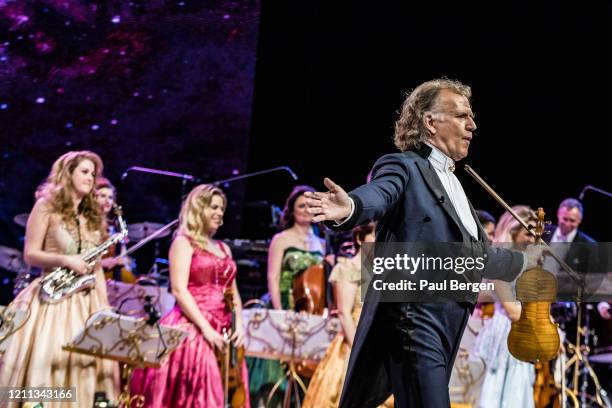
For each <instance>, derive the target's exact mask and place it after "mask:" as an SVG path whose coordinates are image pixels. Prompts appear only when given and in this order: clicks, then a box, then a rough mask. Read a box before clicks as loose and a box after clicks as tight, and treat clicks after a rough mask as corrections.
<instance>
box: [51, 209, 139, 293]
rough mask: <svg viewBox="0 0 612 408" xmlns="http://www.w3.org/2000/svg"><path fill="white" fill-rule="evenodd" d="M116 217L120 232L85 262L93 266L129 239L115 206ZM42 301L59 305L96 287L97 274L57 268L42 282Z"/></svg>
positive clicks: (92, 253) (96, 248)
mask: <svg viewBox="0 0 612 408" xmlns="http://www.w3.org/2000/svg"><path fill="white" fill-rule="evenodd" d="M114 211H115V215H116V216H117V221H119V226H120V228H121V229H120V231H119V232H117V233H115V234H113V235H112V236H111V237H110V238H109V239H107V240H106V241H104V242H103V243H102V244H100V245H99V246H97V247H95V248H93V249H92V250H91V251H89V252H87V253H86V254H84V255H83V260H84V261H85V262H87V263H88V264H89V265H90V266H93V265H94V264H95V263H96V261H97V258H98V257H100V256H101V255H103V254H104V253H106V251H108V249H109V248H110V247H111V246H113V245H115V244H117V243H118V242H120V241H122V240H123V239H125V237H127V233H128V231H127V226H126V224H125V221H124V220H123V217H122V212H121V207H118V206H115V208H114ZM40 285H41V288H40V292H39V294H40V299H41V300H42V301H43V302H45V303H58V302H61V301H62V300H64V299H66V298H68V297H70V296H72V295H74V294H75V293H77V292H80V291H82V290H86V289H90V288H93V287H94V286H95V285H96V275H95V273H85V274H79V273H77V272H75V271H73V270H70V269H68V268H64V267H58V268H55V269H54V270H53V271H51V272H50V273H49V274H48V275H46V276H44V277H43V278H42V279H41V281H40Z"/></svg>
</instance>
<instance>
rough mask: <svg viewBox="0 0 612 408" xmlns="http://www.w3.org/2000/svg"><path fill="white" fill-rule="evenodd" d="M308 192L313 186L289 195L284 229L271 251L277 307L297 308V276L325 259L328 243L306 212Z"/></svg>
mask: <svg viewBox="0 0 612 408" xmlns="http://www.w3.org/2000/svg"><path fill="white" fill-rule="evenodd" d="M306 191H314V188H312V187H310V186H305V185H300V186H296V187H295V188H294V189H293V190H292V191H291V194H289V197H288V198H287V201H286V202H285V208H284V209H283V216H282V218H281V222H280V224H281V225H280V227H281V231H280V232H279V233H278V234H276V235H274V237H273V238H272V242H271V243H270V248H269V250H268V290H269V292H270V297H271V301H272V307H273V308H274V309H293V308H295V303H294V299H293V294H292V291H291V289H292V285H293V279H294V278H295V276H297V275H298V274H299V273H301V272H302V271H304V270H305V269H307V268H309V267H311V266H313V265H316V264H320V263H321V262H323V256H324V254H325V242H324V241H323V240H322V239H321V238H319V237H318V236H317V235H316V234H315V232H314V229H313V226H312V216H311V215H310V214H309V213H308V212H307V211H306V197H304V193H305V192H306Z"/></svg>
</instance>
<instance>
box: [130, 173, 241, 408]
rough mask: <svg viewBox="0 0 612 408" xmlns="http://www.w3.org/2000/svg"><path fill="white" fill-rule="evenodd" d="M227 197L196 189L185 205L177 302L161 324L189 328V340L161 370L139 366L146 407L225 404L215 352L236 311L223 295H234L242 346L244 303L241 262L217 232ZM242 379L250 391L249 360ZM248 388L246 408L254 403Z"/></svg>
mask: <svg viewBox="0 0 612 408" xmlns="http://www.w3.org/2000/svg"><path fill="white" fill-rule="evenodd" d="M226 204H227V199H226V197H225V194H223V191H221V189H219V188H218V187H215V186H212V185H208V184H203V185H200V186H197V187H196V188H194V189H193V190H192V191H191V193H189V196H187V199H186V200H185V202H184V203H183V206H182V208H181V214H180V217H179V229H178V230H177V233H176V236H175V238H174V241H173V242H172V245H171V247H170V254H169V260H170V280H171V283H172V294H174V296H175V297H176V303H177V305H176V306H175V308H174V309H173V310H172V311H171V312H170V313H169V314H168V315H166V316H165V317H164V318H163V319H162V320H161V323H162V324H166V325H172V326H180V327H181V328H183V329H186V330H188V331H189V337H188V338H187V340H186V341H185V342H184V343H183V344H182V345H181V346H180V347H179V348H178V349H177V350H176V351H174V352H173V353H172V354H171V355H170V357H169V359H168V361H167V362H166V363H165V364H164V365H163V366H162V367H161V368H159V369H147V370H137V371H136V372H135V375H134V379H133V381H132V387H133V388H132V389H133V391H134V392H135V393H139V394H143V395H144V396H145V407H193V408H197V407H201V408H217V407H218V408H222V407H223V397H224V395H223V382H222V378H221V373H220V371H219V367H218V365H217V360H216V357H215V350H216V349H217V350H218V349H221V348H223V346H224V345H225V339H224V337H223V332H224V331H226V330H229V329H230V326H231V316H232V313H231V310H230V309H228V308H227V307H226V305H225V302H224V293H225V291H226V290H230V291H231V292H232V295H233V300H234V305H233V308H234V310H235V316H236V322H235V326H236V330H235V332H234V333H233V335H232V337H231V341H233V342H234V344H235V345H237V346H239V345H241V344H242V341H243V338H244V332H243V329H242V302H241V300H240V294H239V293H238V287H237V285H236V263H235V262H234V261H233V260H232V254H231V252H230V249H229V247H228V246H227V245H225V244H224V243H223V242H221V241H215V240H214V239H213V236H214V235H215V233H216V232H217V230H218V229H219V227H221V225H223V214H224V213H225V207H226ZM241 377H242V382H243V383H244V384H245V387H246V389H247V391H248V375H247V369H246V364H245V363H243V365H242V367H241ZM249 406H250V402H249V398H248V392H247V393H246V401H245V404H244V407H249Z"/></svg>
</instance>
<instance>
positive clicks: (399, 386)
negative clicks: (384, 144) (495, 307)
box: [307, 79, 541, 408]
mask: <svg viewBox="0 0 612 408" xmlns="http://www.w3.org/2000/svg"><path fill="white" fill-rule="evenodd" d="M470 97H471V90H470V88H469V87H468V86H466V85H464V84H462V83H460V82H457V81H452V80H448V79H438V80H432V81H428V82H425V83H423V84H421V85H419V86H418V87H417V88H416V89H415V90H414V91H413V92H412V93H410V95H408V96H407V98H406V100H405V101H404V103H403V106H402V111H401V113H400V117H399V119H398V120H397V122H396V125H395V145H396V146H397V147H398V148H399V150H400V151H401V153H395V154H388V155H385V156H383V157H381V158H380V159H379V160H378V161H377V162H376V164H375V165H374V168H373V169H372V180H371V181H370V183H368V184H365V185H362V186H361V187H358V188H357V189H355V190H353V191H351V192H350V194H347V193H346V192H345V191H344V190H343V189H342V188H341V187H340V186H338V185H336V184H335V183H333V182H332V181H331V180H330V179H325V181H324V183H325V186H326V187H327V188H328V189H329V191H328V192H325V193H323V192H315V193H310V194H308V195H307V198H308V200H307V205H308V206H309V211H310V212H311V214H313V215H314V216H315V217H314V222H321V221H328V225H330V224H331V225H333V226H334V227H335V228H339V229H348V228H352V227H353V226H355V225H359V224H362V223H364V222H366V221H367V220H371V219H372V220H377V221H378V224H377V234H376V241H377V243H379V244H380V243H384V244H390V243H402V242H404V243H407V242H420V243H447V242H456V243H462V245H465V246H466V247H469V248H472V250H473V251H474V253H475V254H478V253H481V254H484V256H485V257H486V259H487V262H486V267H485V268H484V270H483V271H482V273H479V272H477V271H476V272H474V271H472V272H471V274H470V275H469V276H466V277H465V278H466V279H467V280H469V281H472V282H480V280H481V278H482V277H487V278H491V279H501V280H505V281H511V280H512V279H514V278H516V277H517V276H518V275H519V273H520V272H521V271H522V270H524V269H525V267H526V266H528V265H535V263H536V259H537V258H538V257H539V256H540V254H541V249H531V250H530V252H528V253H527V255H526V256H523V254H521V253H518V252H512V251H509V250H502V249H497V248H492V247H490V246H489V245H488V244H487V243H486V238H487V236H486V233H485V232H484V230H483V229H482V226H481V225H480V224H479V223H478V221H477V219H478V218H477V215H476V213H475V211H474V209H473V208H472V206H471V204H470V202H469V201H468V199H467V197H466V195H465V192H464V191H463V188H462V186H461V184H460V182H459V180H458V179H457V177H456V176H455V175H454V173H453V172H454V170H455V161H457V160H461V159H463V158H465V157H466V156H467V153H468V148H469V146H470V143H471V142H472V138H473V132H474V131H475V130H476V124H475V122H474V114H473V113H472V109H471V105H470ZM331 221H335V225H334V224H332V223H331ZM475 302H476V296H473V297H471V298H470V299H469V301H466V302H448V301H447V302H437V303H432V302H430V303H412V302H395V303H390V302H384V301H383V299H382V298H381V293H380V291H379V290H374V289H373V286H370V287H369V288H368V291H367V294H366V298H365V302H364V306H363V310H362V314H361V318H360V321H359V325H358V328H357V333H356V337H355V341H354V344H353V349H352V351H351V357H350V362H349V368H348V372H347V375H346V380H345V384H344V389H343V393H342V398H341V402H340V406H341V407H374V406H377V405H378V404H381V403H382V402H383V401H384V400H385V399H386V398H387V396H388V395H389V394H390V393H391V392H392V393H393V394H394V396H395V404H396V405H395V406H396V407H400V408H404V407H410V408H415V407H433V408H442V407H444V408H446V407H449V406H450V400H449V394H448V382H449V379H450V375H451V370H452V366H453V361H454V359H455V355H456V353H457V349H458V346H459V341H460V339H461V336H462V334H463V330H464V328H465V325H466V323H467V319H468V316H469V314H470V313H471V311H472V309H473V304H474V303H475Z"/></svg>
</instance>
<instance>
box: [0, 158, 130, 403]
mask: <svg viewBox="0 0 612 408" xmlns="http://www.w3.org/2000/svg"><path fill="white" fill-rule="evenodd" d="M102 168H103V167H102V161H101V160H100V157H99V156H98V155H97V154H95V153H92V152H89V151H78V152H68V153H66V154H64V155H62V156H61V157H60V158H59V159H57V160H56V161H55V163H54V164H53V167H52V168H51V173H50V174H49V177H48V178H47V180H46V181H45V182H44V183H43V184H42V185H41V186H40V188H39V189H38V191H37V193H36V198H37V201H36V204H35V205H34V208H33V209H32V212H31V213H30V217H29V219H28V224H27V227H26V241H25V248H24V255H25V260H26V262H27V263H28V264H29V265H33V266H37V267H40V268H42V269H43V275H44V274H45V273H48V272H50V271H51V270H53V269H55V268H56V267H60V266H61V267H66V268H69V269H72V270H74V271H75V272H77V273H95V275H96V284H95V288H93V289H91V290H87V291H81V292H78V293H76V294H74V295H72V296H70V297H68V298H66V299H63V300H62V301H60V302H59V303H55V304H50V303H44V302H42V301H41V300H40V298H39V292H40V279H41V278H37V279H35V280H34V281H33V282H32V283H31V284H30V285H29V286H28V287H27V288H26V289H24V290H23V291H22V292H21V293H20V294H19V295H18V296H17V298H16V299H15V300H14V301H13V304H14V305H15V306H16V307H21V306H22V305H23V306H24V307H25V306H27V307H29V311H30V315H29V318H28V319H27V321H26V322H25V324H24V325H23V326H22V327H21V328H20V329H19V330H17V331H16V332H15V333H14V334H13V335H12V339H11V341H10V344H9V346H8V348H7V349H6V351H5V353H4V356H3V358H2V361H1V362H0V385H2V386H8V387H17V388H23V387H63V388H64V387H75V390H76V399H77V401H78V402H77V405H78V406H80V407H91V406H93V402H94V394H95V393H96V392H97V391H101V392H104V393H106V397H107V398H110V399H113V398H115V397H116V396H117V395H116V394H117V390H118V384H119V376H118V366H117V364H116V363H113V362H111V361H110V360H102V359H99V358H94V357H89V356H86V355H83V354H77V353H70V352H68V351H64V350H63V349H62V346H63V345H65V344H66V343H69V342H70V341H72V339H73V338H74V337H75V336H76V335H77V334H78V333H79V331H81V330H82V329H83V328H84V327H85V322H86V320H87V318H88V317H89V316H90V315H91V314H92V313H94V312H96V311H98V310H100V309H102V308H105V307H110V306H109V304H108V300H107V295H106V284H105V281H104V274H103V273H102V268H101V267H100V264H99V263H97V264H96V265H95V266H94V267H93V268H91V267H90V266H89V265H88V264H87V263H86V262H85V261H83V259H82V258H81V255H79V254H83V253H85V252H87V251H89V250H90V249H92V248H94V247H96V246H97V245H99V244H100V243H101V240H102V231H103V230H104V222H103V219H102V216H101V214H100V209H99V207H98V205H97V203H96V201H95V198H94V195H93V194H94V193H93V189H94V185H95V181H96V178H97V177H99V176H100V175H101V174H102ZM19 404H20V403H19V402H12V403H9V404H8V406H9V407H16V406H19ZM3 406H4V405H3ZM53 406H54V407H60V406H65V407H74V406H76V405H75V403H74V402H64V403H55V404H53Z"/></svg>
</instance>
